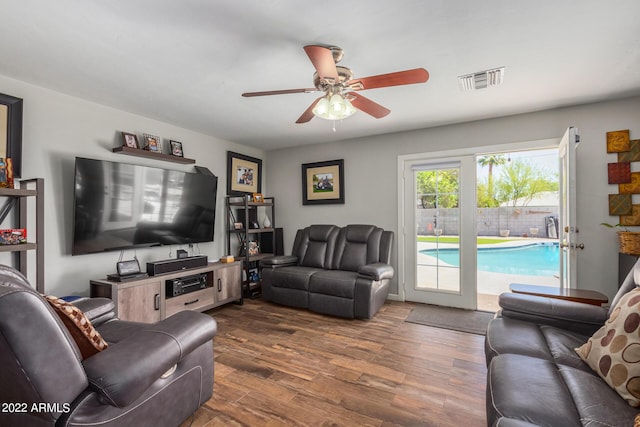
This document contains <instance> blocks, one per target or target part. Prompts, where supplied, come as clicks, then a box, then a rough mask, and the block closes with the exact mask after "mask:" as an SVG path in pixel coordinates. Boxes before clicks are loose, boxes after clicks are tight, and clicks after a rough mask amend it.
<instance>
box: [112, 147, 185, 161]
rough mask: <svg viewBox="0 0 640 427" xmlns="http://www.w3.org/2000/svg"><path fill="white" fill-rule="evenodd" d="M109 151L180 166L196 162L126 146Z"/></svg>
mask: <svg viewBox="0 0 640 427" xmlns="http://www.w3.org/2000/svg"><path fill="white" fill-rule="evenodd" d="M111 151H113V152H114V153H116V154H126V155H128V156H136V157H144V158H147V159H156V160H163V161H165V162H173V163H182V164H193V163H195V162H196V161H195V160H194V159H188V158H186V157H179V156H172V155H171V154H164V153H157V152H155V151H147V150H142V149H140V148H131V147H127V146H121V147H115V148H114V149H112V150H111Z"/></svg>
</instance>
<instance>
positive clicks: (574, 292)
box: [509, 283, 609, 306]
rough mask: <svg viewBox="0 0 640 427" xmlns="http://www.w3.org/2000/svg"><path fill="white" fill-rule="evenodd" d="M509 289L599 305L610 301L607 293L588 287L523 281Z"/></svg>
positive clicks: (514, 291)
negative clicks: (568, 287)
mask: <svg viewBox="0 0 640 427" xmlns="http://www.w3.org/2000/svg"><path fill="white" fill-rule="evenodd" d="M509 289H511V292H513V293H516V294H527V295H537V296H541V297H547V298H556V299H563V300H567V301H575V302H581V303H584V304H591V305H597V306H601V305H602V304H605V303H607V302H608V301H609V298H607V296H606V295H604V294H601V293H600V292H597V291H589V290H586V289H560V288H556V287H553V286H539V285H525V284H522V283H512V284H510V285H509Z"/></svg>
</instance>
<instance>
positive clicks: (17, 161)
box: [0, 93, 22, 178]
mask: <svg viewBox="0 0 640 427" xmlns="http://www.w3.org/2000/svg"><path fill="white" fill-rule="evenodd" d="M0 158H9V159H11V162H12V165H13V176H14V177H15V178H20V177H21V176H22V99H21V98H16V97H15V96H11V95H6V94H4V93H0Z"/></svg>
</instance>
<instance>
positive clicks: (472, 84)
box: [458, 67, 504, 92]
mask: <svg viewBox="0 0 640 427" xmlns="http://www.w3.org/2000/svg"><path fill="white" fill-rule="evenodd" d="M503 77H504V67H500V68H493V69H491V70H486V71H481V72H479V73H474V74H467V75H464V76H458V87H459V88H460V90H461V91H463V92H466V91H469V90H476V89H485V88H487V87H490V86H497V85H499V84H500V83H502V78H503Z"/></svg>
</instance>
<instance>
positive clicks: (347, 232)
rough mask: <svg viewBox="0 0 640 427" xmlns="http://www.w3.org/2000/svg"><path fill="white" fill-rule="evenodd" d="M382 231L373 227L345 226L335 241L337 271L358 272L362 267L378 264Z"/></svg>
mask: <svg viewBox="0 0 640 427" xmlns="http://www.w3.org/2000/svg"><path fill="white" fill-rule="evenodd" d="M382 231H383V230H382V229H381V228H378V227H375V226H373V225H360V224H354V225H347V226H346V227H344V228H343V229H342V230H340V234H339V235H338V239H337V241H336V251H335V262H334V265H335V266H336V268H337V269H338V270H347V271H358V268H360V267H361V266H363V265H366V264H372V263H375V262H378V261H379V259H380V240H381V238H382Z"/></svg>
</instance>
